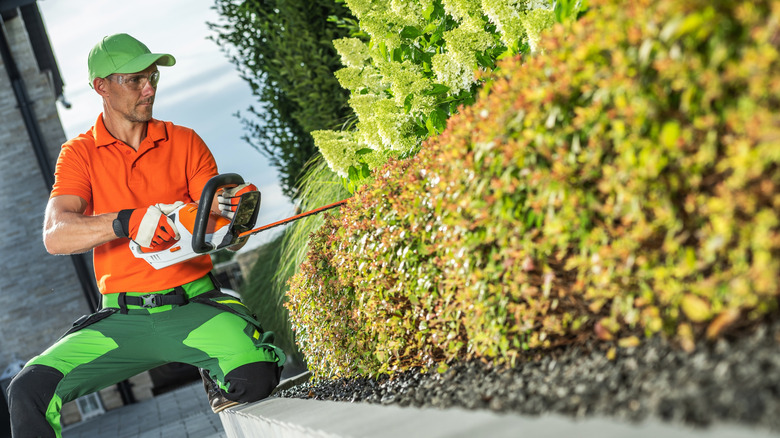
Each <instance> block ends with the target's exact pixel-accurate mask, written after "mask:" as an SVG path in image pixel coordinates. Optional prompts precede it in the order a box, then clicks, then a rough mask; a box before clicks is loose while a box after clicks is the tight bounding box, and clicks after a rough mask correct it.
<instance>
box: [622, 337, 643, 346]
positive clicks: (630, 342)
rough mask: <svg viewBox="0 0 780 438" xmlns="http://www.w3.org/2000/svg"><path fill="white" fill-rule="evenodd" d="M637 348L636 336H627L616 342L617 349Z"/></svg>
mask: <svg viewBox="0 0 780 438" xmlns="http://www.w3.org/2000/svg"><path fill="white" fill-rule="evenodd" d="M637 346H639V338H637V337H636V336H629V337H627V338H621V339H619V340H618V347H620V348H631V347H637Z"/></svg>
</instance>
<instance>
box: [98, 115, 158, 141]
mask: <svg viewBox="0 0 780 438" xmlns="http://www.w3.org/2000/svg"><path fill="white" fill-rule="evenodd" d="M92 135H93V136H94V137H95V146H96V147H100V146H108V145H111V144H114V143H116V142H118V141H119V140H117V139H116V138H114V136H113V135H111V133H110V132H108V129H106V125H105V124H104V123H103V113H100V115H99V116H98V118H97V121H95V126H94V127H93V128H92ZM166 137H167V133H166V131H165V123H163V122H161V121H159V120H157V119H150V120H149V122H147V126H146V138H147V139H149V140H151V141H152V143H153V144H155V143H157V142H158V141H160V140H165V138H166Z"/></svg>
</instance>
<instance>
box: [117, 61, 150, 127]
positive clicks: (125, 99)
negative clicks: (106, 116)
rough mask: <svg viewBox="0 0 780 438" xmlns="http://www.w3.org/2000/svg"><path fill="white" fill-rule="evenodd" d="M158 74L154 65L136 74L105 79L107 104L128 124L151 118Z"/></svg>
mask: <svg viewBox="0 0 780 438" xmlns="http://www.w3.org/2000/svg"><path fill="white" fill-rule="evenodd" d="M159 74H160V73H159V72H158V71H157V66H156V65H151V66H149V67H148V68H147V69H146V70H144V71H141V72H138V73H123V74H120V73H115V74H112V75H110V76H108V77H107V78H106V82H107V83H106V86H107V91H108V97H107V99H106V100H107V103H108V105H109V107H110V108H111V109H112V110H113V112H115V113H116V114H117V115H121V116H122V117H124V118H125V119H126V120H128V121H130V122H147V121H149V119H151V118H152V106H153V105H154V96H155V94H156V93H157V80H158V78H159Z"/></svg>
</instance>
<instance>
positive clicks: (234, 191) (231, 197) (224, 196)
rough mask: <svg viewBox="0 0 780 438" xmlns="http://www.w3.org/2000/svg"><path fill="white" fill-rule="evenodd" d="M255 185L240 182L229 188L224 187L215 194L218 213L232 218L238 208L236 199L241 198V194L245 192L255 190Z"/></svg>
mask: <svg viewBox="0 0 780 438" xmlns="http://www.w3.org/2000/svg"><path fill="white" fill-rule="evenodd" d="M256 191H257V186H255V185H254V184H250V183H247V184H241V185H238V186H236V187H233V188H231V189H225V190H223V191H221V192H220V193H218V194H217V201H218V202H219V213H220V214H221V215H222V216H225V217H226V218H228V219H230V220H233V216H235V215H236V210H237V209H238V201H239V200H240V199H241V195H243V194H244V193H247V192H256Z"/></svg>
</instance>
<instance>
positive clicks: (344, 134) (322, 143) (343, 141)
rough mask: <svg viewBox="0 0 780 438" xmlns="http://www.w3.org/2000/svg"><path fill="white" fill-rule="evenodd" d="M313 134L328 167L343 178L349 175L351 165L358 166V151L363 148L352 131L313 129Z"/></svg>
mask: <svg viewBox="0 0 780 438" xmlns="http://www.w3.org/2000/svg"><path fill="white" fill-rule="evenodd" d="M311 136H312V137H313V138H314V144H315V145H316V146H317V148H318V149H319V150H320V153H321V154H322V157H323V158H325V161H327V162H328V167H330V169H331V170H332V171H334V172H336V173H337V174H338V175H339V176H341V177H342V178H346V177H347V175H349V167H350V166H357V165H358V160H357V158H358V157H357V154H356V152H357V151H358V150H360V149H361V146H360V144H359V143H358V142H357V141H355V138H354V134H353V133H352V132H350V131H326V130H322V131H313V132H312V133H311Z"/></svg>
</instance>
